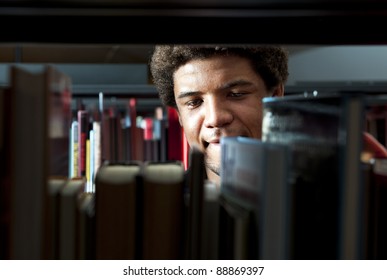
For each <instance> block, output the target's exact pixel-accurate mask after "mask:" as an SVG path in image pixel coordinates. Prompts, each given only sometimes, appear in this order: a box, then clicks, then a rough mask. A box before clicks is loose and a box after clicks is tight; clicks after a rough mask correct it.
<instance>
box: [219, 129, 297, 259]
mask: <svg viewBox="0 0 387 280" xmlns="http://www.w3.org/2000/svg"><path fill="white" fill-rule="evenodd" d="M221 148H222V156H221V173H220V175H221V186H220V193H221V196H222V200H221V205H222V209H223V210H222V215H221V217H222V227H225V228H229V229H230V233H229V235H230V236H229V238H227V236H226V237H225V238H224V239H223V241H222V243H223V244H224V243H228V242H231V244H233V245H229V246H230V247H229V249H228V251H227V249H226V248H227V247H224V248H225V249H224V251H223V252H222V253H221V254H222V255H223V256H222V257H223V258H227V257H230V258H233V259H257V258H261V259H284V258H286V254H285V253H284V252H283V251H281V250H282V249H283V248H284V247H285V246H288V244H289V242H288V240H287V236H288V234H289V233H290V232H289V228H288V225H287V221H288V219H289V218H288V216H287V212H288V210H289V200H290V199H289V195H288V173H287V168H288V165H289V160H290V154H289V150H288V148H287V146H285V145H282V144H278V143H266V142H263V141H261V140H258V139H253V138H247V137H240V136H236V137H223V138H222V139H221ZM277 230H281V232H280V233H279V232H277ZM220 231H221V232H225V230H223V229H220ZM228 239H229V240H228ZM220 246H221V247H222V245H220Z"/></svg>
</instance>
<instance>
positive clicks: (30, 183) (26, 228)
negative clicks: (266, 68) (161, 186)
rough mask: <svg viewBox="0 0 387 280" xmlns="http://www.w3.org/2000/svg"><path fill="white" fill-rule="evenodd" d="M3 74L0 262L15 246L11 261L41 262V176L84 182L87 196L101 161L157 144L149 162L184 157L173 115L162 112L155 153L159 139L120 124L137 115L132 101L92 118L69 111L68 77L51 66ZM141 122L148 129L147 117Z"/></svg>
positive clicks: (138, 156)
mask: <svg viewBox="0 0 387 280" xmlns="http://www.w3.org/2000/svg"><path fill="white" fill-rule="evenodd" d="M8 76H9V83H8V84H6V85H3V86H2V87H1V89H0V106H1V107H0V157H1V160H0V164H1V166H0V197H1V200H0V245H1V247H0V252H1V256H0V257H1V258H3V257H4V256H5V255H6V252H7V250H6V249H4V248H7V247H8V246H11V247H12V246H16V244H18V245H17V246H18V247H19V248H23V250H22V251H21V252H18V253H16V254H15V255H16V256H17V258H31V259H40V258H42V252H41V250H40V249H39V248H41V246H42V244H43V243H45V241H44V236H43V235H42V234H41V233H42V227H43V226H44V225H45V222H44V221H45V220H44V219H43V216H42V213H43V212H44V209H45V203H46V202H45V201H46V196H47V192H48V185H49V178H52V177H58V176H59V177H66V178H78V177H81V178H83V177H85V178H86V179H87V184H86V185H85V188H86V190H85V192H94V191H95V189H94V187H95V184H94V181H93V180H94V178H95V174H96V171H97V170H98V168H99V167H100V166H101V165H102V163H103V162H105V161H108V162H110V163H114V162H122V161H128V160H139V161H145V160H148V158H147V157H146V156H147V155H148V154H149V153H148V152H149V150H146V149H145V148H152V150H151V152H152V153H153V151H154V150H153V147H154V146H155V145H151V144H150V143H152V144H154V143H156V142H157V147H158V148H159V152H160V153H161V151H162V152H163V153H164V155H163V158H161V156H160V158H157V160H160V161H163V160H164V159H165V157H166V160H181V161H183V160H184V159H186V158H187V156H186V155H185V153H184V151H183V148H184V149H185V151H186V150H187V147H186V145H184V142H185V141H184V140H185V139H184V138H183V136H182V131H181V127H180V124H179V122H178V118H177V113H176V112H175V111H174V110H173V109H168V110H165V113H164V115H166V117H167V118H166V119H163V120H162V122H164V124H166V127H164V129H161V128H160V130H158V132H159V133H165V134H166V135H165V136H166V137H165V139H167V140H166V141H168V142H167V144H165V143H164V142H163V144H162V145H163V148H160V146H161V143H160V142H161V140H160V139H161V138H160V134H158V138H157V139H156V137H153V136H154V135H155V134H152V135H151V138H146V137H149V133H148V134H146V136H145V133H144V131H145V129H144V128H145V127H141V126H137V125H132V126H130V130H129V128H128V127H129V126H128V124H131V123H136V119H137V118H138V117H140V116H137V115H136V104H137V103H136V101H137V100H136V99H135V98H130V96H128V110H127V112H126V113H127V114H119V113H118V111H117V110H115V108H114V107H111V106H109V107H106V108H105V107H104V106H103V102H102V104H99V105H102V106H99V107H98V108H100V110H98V112H95V111H93V110H90V111H88V110H84V108H81V106H80V107H78V106H76V110H75V111H74V106H73V105H74V101H75V102H77V103H78V100H75V98H74V96H73V92H72V82H71V77H69V76H68V75H66V74H64V73H62V72H60V71H58V70H57V69H56V68H55V67H53V66H50V65H47V66H45V67H44V68H43V69H42V71H40V70H39V71H30V70H26V69H24V68H22V67H19V66H18V65H11V66H10V67H9V75H8ZM96 100H99V101H100V100H103V94H102V98H101V93H99V94H98V95H97V94H96ZM121 113H122V112H121ZM124 113H125V112H124ZM128 118H129V122H128ZM149 120H151V121H152V123H153V118H152V119H149ZM130 121H131V123H130ZM146 123H147V124H149V121H146ZM83 124H85V125H84V126H83ZM77 126H78V128H76V127H77ZM155 126H156V125H155ZM125 129H126V130H125ZM148 131H149V128H148ZM152 132H156V130H154V131H153V130H152ZM121 136H122V137H121ZM75 139H78V140H82V141H80V142H74V140H75ZM163 139H164V138H163ZM165 139H164V140H165ZM159 140H160V141H159ZM147 143H148V144H150V145H147ZM91 151H93V152H91ZM80 155H82V156H80ZM76 158H78V159H76ZM153 159H156V158H153ZM183 162H184V161H183ZM86 168H87V171H86ZM26 216H27V217H28V223H26V222H25V217H26Z"/></svg>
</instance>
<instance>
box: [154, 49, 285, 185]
mask: <svg viewBox="0 0 387 280" xmlns="http://www.w3.org/2000/svg"><path fill="white" fill-rule="evenodd" d="M150 70H151V74H152V77H153V81H154V83H155V85H156V87H157V89H158V92H159V95H160V98H161V100H162V102H163V104H164V105H166V106H171V107H174V108H175V109H177V112H178V115H179V121H180V124H181V126H182V127H183V129H184V133H185V136H186V138H187V141H188V144H189V145H190V146H191V147H193V146H197V147H199V149H200V150H201V151H203V153H204V158H205V165H206V173H207V178H208V179H209V180H210V181H213V182H215V183H216V184H218V185H219V184H220V176H219V172H220V153H221V151H220V138H221V137H224V136H245V137H252V138H258V139H259V138H260V137H261V125H262V98H263V97H266V96H282V95H283V94H284V85H285V83H286V80H287V78H288V52H287V51H286V50H285V49H283V48H281V47H277V46H257V47H223V46H222V47H218V46H217V47H215V46H213V47H209V46H188V45H176V46H173V45H168V46H156V47H155V50H154V53H153V55H152V57H151V61H150Z"/></svg>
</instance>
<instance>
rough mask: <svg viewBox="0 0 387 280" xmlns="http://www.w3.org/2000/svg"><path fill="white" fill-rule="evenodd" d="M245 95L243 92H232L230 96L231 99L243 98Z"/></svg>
mask: <svg viewBox="0 0 387 280" xmlns="http://www.w3.org/2000/svg"><path fill="white" fill-rule="evenodd" d="M243 95H244V93H242V92H230V93H229V96H231V97H241V96H243Z"/></svg>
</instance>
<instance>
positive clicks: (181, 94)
mask: <svg viewBox="0 0 387 280" xmlns="http://www.w3.org/2000/svg"><path fill="white" fill-rule="evenodd" d="M196 95H199V92H198V91H186V92H184V91H183V92H180V93H179V95H178V97H177V98H178V99H181V98H185V97H190V96H196Z"/></svg>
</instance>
